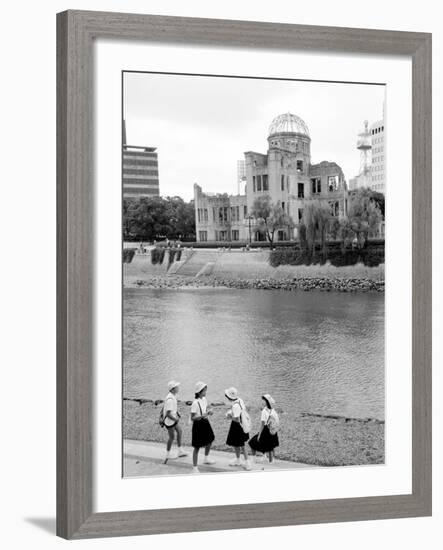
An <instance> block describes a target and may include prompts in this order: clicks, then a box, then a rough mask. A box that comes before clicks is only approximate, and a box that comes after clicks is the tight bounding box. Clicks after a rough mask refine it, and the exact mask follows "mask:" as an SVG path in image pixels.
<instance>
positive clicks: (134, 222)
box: [123, 189, 384, 252]
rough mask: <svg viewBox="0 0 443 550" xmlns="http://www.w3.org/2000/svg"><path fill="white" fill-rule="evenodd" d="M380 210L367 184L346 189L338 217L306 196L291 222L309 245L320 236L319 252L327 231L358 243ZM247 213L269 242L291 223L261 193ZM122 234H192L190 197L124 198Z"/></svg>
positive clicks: (372, 228)
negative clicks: (299, 216) (345, 205)
mask: <svg viewBox="0 0 443 550" xmlns="http://www.w3.org/2000/svg"><path fill="white" fill-rule="evenodd" d="M383 213H384V197H383V195H381V194H380V193H374V192H372V191H371V190H370V189H359V190H357V191H356V192H354V193H353V194H352V195H350V197H349V199H348V212H347V214H348V215H347V218H346V219H342V220H338V218H337V217H334V216H331V211H330V207H329V204H328V203H327V202H325V201H320V200H318V199H312V200H306V201H305V204H304V209H303V218H302V220H301V223H299V224H298V225H297V229H298V235H299V238H300V243H301V244H302V246H304V247H305V248H307V250H310V251H314V248H315V244H316V243H318V242H320V243H321V246H322V248H323V251H324V252H325V251H326V242H327V239H328V237H331V238H333V239H337V238H338V239H340V240H341V241H342V243H343V246H344V247H345V246H347V245H348V244H349V243H350V242H351V241H353V240H354V239H357V242H358V246H359V247H360V248H362V247H364V246H365V244H366V242H367V239H368V237H369V236H370V235H371V234H374V233H375V232H376V230H377V229H378V227H379V225H380V222H381V221H382V220H383ZM250 214H251V215H252V216H253V217H254V218H255V220H256V222H257V225H258V230H259V231H261V232H262V233H263V234H264V235H265V236H266V239H267V240H268V241H269V242H270V243H271V245H273V244H274V240H275V234H276V231H278V230H281V229H287V230H288V231H290V230H291V229H293V228H294V227H295V223H294V221H293V220H292V218H291V217H290V216H289V215H288V214H287V213H286V212H285V210H284V209H283V208H282V207H281V204H280V203H272V201H271V198H270V197H269V196H267V195H264V196H259V197H257V198H256V200H255V201H254V204H253V208H252V210H251V212H250ZM123 238H124V239H125V240H143V241H153V240H155V239H161V238H168V239H181V240H184V241H193V240H195V209H194V201H190V202H185V201H184V200H183V199H182V198H180V197H166V198H163V197H146V198H140V199H138V200H124V201H123Z"/></svg>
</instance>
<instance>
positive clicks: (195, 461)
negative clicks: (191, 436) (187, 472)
mask: <svg viewBox="0 0 443 550" xmlns="http://www.w3.org/2000/svg"><path fill="white" fill-rule="evenodd" d="M199 450H200V449H199V448H198V447H194V451H193V453H192V465H193V466H194V468H197V464H198V451H199Z"/></svg>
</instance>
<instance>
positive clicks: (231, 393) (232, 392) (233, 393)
mask: <svg viewBox="0 0 443 550" xmlns="http://www.w3.org/2000/svg"><path fill="white" fill-rule="evenodd" d="M225 395H226V397H227V398H228V399H230V400H231V401H235V400H236V399H238V392H237V388H234V387H232V388H228V389H227V390H225Z"/></svg>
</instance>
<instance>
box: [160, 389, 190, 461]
mask: <svg viewBox="0 0 443 550" xmlns="http://www.w3.org/2000/svg"><path fill="white" fill-rule="evenodd" d="M179 389H180V382H177V381H175V380H171V381H170V382H169V383H168V390H169V393H168V395H167V396H166V398H165V402H164V403H163V408H162V412H161V415H160V424H161V425H163V426H164V427H165V428H166V429H167V430H168V441H167V442H166V456H165V462H164V463H165V464H166V462H167V461H168V460H169V459H170V458H177V457H181V456H188V454H189V453H187V452H186V451H185V450H184V449H183V448H182V437H183V431H182V428H181V426H180V413H179V411H178V403H177V397H176V396H177V394H178V392H179ZM175 435H177V447H178V452H177V454H176V455H172V454H171V448H172V444H173V442H174V438H175Z"/></svg>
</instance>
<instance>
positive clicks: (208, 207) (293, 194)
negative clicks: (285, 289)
mask: <svg viewBox="0 0 443 550" xmlns="http://www.w3.org/2000/svg"><path fill="white" fill-rule="evenodd" d="M267 141H268V150H267V152H266V153H258V152H254V151H247V152H246V153H245V154H244V155H245V171H246V194H245V195H236V196H229V195H227V194H219V195H215V196H210V195H208V194H205V193H203V191H202V188H201V187H200V186H199V185H197V184H196V185H194V200H195V212H196V235H197V240H198V241H230V240H232V241H238V240H240V241H248V240H251V241H261V240H265V237H264V235H263V234H262V233H261V232H260V231H259V230H258V226H257V223H256V221H255V220H254V219H253V218H252V217H251V216H250V212H251V211H252V207H253V204H254V201H255V199H256V198H258V197H260V196H265V195H268V196H269V197H270V199H271V202H272V203H274V204H279V205H280V206H281V208H282V209H283V210H284V211H285V212H286V213H287V214H288V215H289V216H290V217H291V218H292V220H293V221H294V223H295V224H298V223H299V222H300V221H301V220H302V219H303V209H304V206H305V204H306V201H307V200H309V199H318V200H320V201H322V202H323V201H324V202H326V203H327V204H328V206H329V208H330V212H331V217H337V218H338V219H340V218H343V217H345V216H346V209H347V186H346V182H345V177H344V174H343V171H342V169H341V168H340V166H338V164H336V163H335V162H329V161H323V162H320V163H319V164H311V138H310V136H309V129H308V127H307V125H306V124H305V122H304V121H303V120H302V119H301V118H300V117H298V116H296V115H294V114H291V113H285V114H282V115H280V116H278V117H276V118H275V119H274V120H273V121H272V124H271V126H270V127H269V132H268V137H267ZM295 236H296V230H295V231H294V229H293V228H292V227H290V226H288V227H281V228H279V229H278V231H277V233H276V239H277V240H290V239H292V238H294V237H295Z"/></svg>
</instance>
